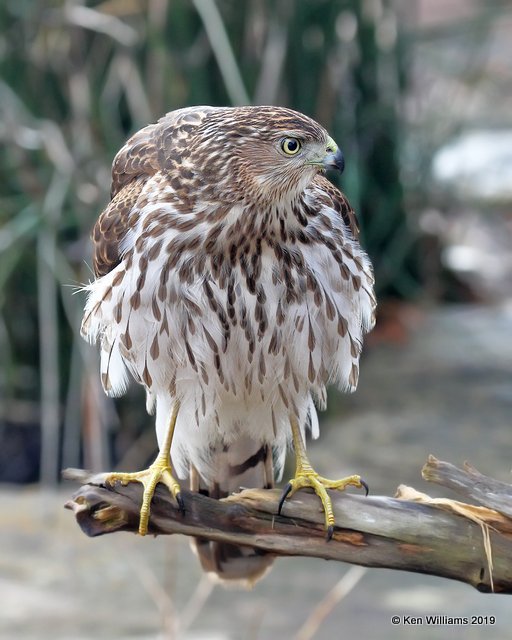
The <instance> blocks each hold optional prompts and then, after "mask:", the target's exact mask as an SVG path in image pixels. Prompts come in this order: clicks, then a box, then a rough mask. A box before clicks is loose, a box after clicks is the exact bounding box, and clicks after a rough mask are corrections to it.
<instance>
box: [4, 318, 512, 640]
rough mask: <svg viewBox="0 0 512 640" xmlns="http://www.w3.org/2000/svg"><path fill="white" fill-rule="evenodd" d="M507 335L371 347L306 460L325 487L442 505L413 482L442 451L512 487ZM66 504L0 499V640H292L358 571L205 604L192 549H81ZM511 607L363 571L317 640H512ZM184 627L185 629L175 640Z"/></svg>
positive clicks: (303, 570)
mask: <svg viewBox="0 0 512 640" xmlns="http://www.w3.org/2000/svg"><path fill="white" fill-rule="evenodd" d="M511 322H512V309H506V308H501V309H498V308H475V307H459V308H448V309H443V310H436V311H432V312H428V313H425V314H415V315H414V314H413V315H411V317H410V324H411V326H410V335H409V339H408V340H407V341H403V342H402V343H397V344H394V345H389V344H386V345H384V344H381V345H375V346H374V347H373V348H372V349H371V350H370V351H369V352H368V353H367V354H366V357H365V359H364V361H363V363H362V376H361V380H360V386H359V390H358V392H357V393H356V394H355V395H354V396H351V397H348V398H343V399H342V398H341V397H337V396H335V397H333V398H332V402H331V406H332V408H333V409H334V411H333V413H336V415H343V418H342V419H337V420H336V422H337V423H340V424H334V422H333V420H332V419H331V422H327V423H326V424H324V425H323V431H322V436H321V438H320V440H319V441H318V442H317V443H315V444H313V445H312V446H311V457H312V460H313V462H314V464H315V466H316V467H317V468H318V470H319V471H321V472H322V473H323V474H325V475H327V476H331V477H339V476H342V475H345V474H346V473H349V472H360V473H361V474H362V475H363V476H364V477H365V479H366V480H367V481H368V483H369V485H370V488H371V490H372V493H375V494H393V493H394V490H395V488H396V487H397V485H398V484H400V483H407V484H411V485H412V486H414V487H415V488H417V489H419V490H420V491H426V492H427V493H430V494H431V495H443V492H442V491H441V490H440V489H439V488H437V487H435V486H430V485H427V484H426V483H425V482H423V481H422V480H421V477H420V469H421V466H422V465H423V463H424V461H425V460H426V458H427V456H428V454H429V453H433V454H434V455H436V456H437V457H438V458H441V459H444V460H449V461H451V462H454V463H456V464H462V462H463V461H464V460H466V459H467V460H469V461H470V462H471V463H472V464H473V465H474V466H476V467H477V468H478V469H479V470H480V471H481V472H482V473H485V474H488V475H492V476H494V477H496V478H498V479H500V480H504V481H509V480H510V467H511V444H510V443H511V437H510V412H511V408H512V384H511V375H510V374H511V362H512V341H511V340H510V327H511ZM339 411H342V412H343V413H342V414H339ZM333 413H331V415H333ZM72 491H73V489H72V487H66V488H65V489H64V490H63V491H62V492H60V493H59V494H58V495H45V494H43V493H41V492H40V491H39V490H38V489H34V488H19V489H18V488H14V487H10V486H5V485H4V486H3V488H2V489H1V490H0V504H1V505H2V508H1V510H0V639H1V640H4V639H5V640H7V639H9V640H10V639H12V638H16V640H46V639H48V640H49V639H50V638H51V639H52V640H57V639H58V640H64V639H68V638H69V639H71V638H73V639H75V640H93V639H94V640H102V639H105V640H109V639H110V640H116V639H124V638H127V639H128V638H129V639H132V638H133V639H137V640H155V639H157V638H173V637H176V638H178V639H179V640H185V639H186V640H200V639H201V640H206V639H208V640H253V639H254V640H255V639H258V640H267V639H268V640H270V639H273V638H278V637H279V638H283V639H287V638H294V637H296V634H297V632H298V630H299V629H300V628H301V627H302V625H303V624H304V622H305V620H306V619H307V617H308V616H309V615H310V613H311V611H312V610H313V608H314V606H315V605H316V604H317V603H318V602H319V601H320V600H321V599H322V598H323V597H324V596H325V595H326V594H327V593H328V592H329V591H330V590H331V589H332V587H333V586H334V585H335V584H336V583H337V582H338V580H339V579H340V578H341V577H342V576H343V574H344V573H345V572H346V571H347V570H348V569H349V567H348V565H341V564H339V563H334V562H331V563H329V562H324V561H321V560H314V559H295V558H291V559H281V560H279V561H277V562H276V565H275V566H274V569H273V571H272V572H271V574H270V575H269V576H268V577H267V578H266V579H265V580H264V581H263V582H261V583H260V584H258V585H257V586H256V588H255V589H254V590H253V591H252V592H249V593H245V592H237V591H225V590H223V589H221V588H218V587H216V588H214V589H213V591H211V592H210V588H209V586H208V585H209V583H208V582H206V581H204V580H203V581H201V576H200V572H199V569H198V566H197V562H196V560H195V558H194V557H193V556H192V553H191V551H190V549H189V547H188V543H187V542H186V540H183V539H175V540H172V539H163V538H161V539H151V538H147V539H140V538H138V537H136V536H133V535H129V534H118V535H112V536H106V537H104V538H98V539H94V540H90V539H88V538H86V537H85V536H84V535H83V534H82V533H81V532H80V530H79V529H78V527H77V526H76V524H75V522H74V519H73V517H72V515H71V513H70V512H68V511H64V509H63V504H64V502H65V501H66V500H67V499H68V497H69V496H70V495H71V493H72ZM444 495H447V494H446V493H445V494H444ZM451 497H453V496H451ZM198 584H199V587H198V588H197V585H198ZM192 594H195V595H194V598H193V600H192V602H191V603H190V597H191V595H192ZM205 598H207V600H206V603H205V604H204V607H202V608H201V600H204V599H205ZM510 602H511V601H510V599H509V598H507V597H506V596H492V595H483V594H480V593H478V592H477V591H475V590H474V589H472V588H471V587H469V586H466V585H463V584H458V583H455V582H450V581H447V580H443V579H439V578H431V577H428V576H422V575H417V574H407V573H403V572H393V571H388V570H368V571H367V572H366V573H365V575H364V576H363V577H362V579H361V581H360V582H359V583H358V584H357V586H356V587H355V589H354V590H353V591H351V592H350V593H349V594H348V595H347V596H346V598H345V599H343V600H342V601H341V603H340V604H338V605H337V606H336V608H335V609H334V610H333V611H332V612H331V614H330V616H329V617H328V618H327V619H326V620H325V622H324V624H323V625H322V626H321V628H320V630H319V631H318V633H317V635H315V636H314V637H315V638H317V639H318V640H334V639H337V638H340V637H348V638H364V639H365V640H366V639H368V640H371V639H372V638H383V639H385V640H387V639H389V640H391V639H393V640H395V639H398V640H401V639H405V638H420V639H427V638H428V639H429V640H437V639H438V640H441V639H445V638H459V637H462V636H464V637H465V638H469V639H473V638H474V639H479V638H485V639H486V640H504V639H505V638H509V637H510V627H511V624H512V613H511V607H510ZM407 614H412V615H416V616H421V615H425V614H438V615H443V614H444V615H448V616H471V615H473V614H480V615H483V616H491V615H492V616H495V617H496V623H495V624H494V625H492V626H486V627H460V626H458V627H457V626H455V627H450V626H437V627H427V626H423V627H410V626H393V625H392V624H391V622H390V619H391V616H392V615H399V616H403V615H407ZM194 615H196V617H195V619H194ZM177 625H181V630H179V629H178V631H177V633H176V634H174V635H173V629H174V630H176V626H177ZM187 627H188V628H187Z"/></svg>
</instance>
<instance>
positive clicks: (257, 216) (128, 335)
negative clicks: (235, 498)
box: [82, 107, 375, 582]
mask: <svg viewBox="0 0 512 640" xmlns="http://www.w3.org/2000/svg"><path fill="white" fill-rule="evenodd" d="M330 166H336V167H338V168H342V156H341V154H340V152H339V150H338V148H337V146H336V144H335V143H334V141H333V140H332V139H331V138H330V137H329V136H328V134H327V132H326V131H325V129H323V128H322V127H321V126H320V125H319V124H317V123H316V122H314V121H313V120H311V119H310V118H308V117H307V116H304V115H303V114H300V113H297V112H295V111H291V110H289V109H284V108H280V107H236V108H213V107H192V108H189V109H181V110H178V111H174V112H171V113H169V114H167V115H166V116H164V117H163V118H162V119H161V120H159V121H158V122H157V123H156V124H153V125H149V126H147V127H145V128H144V129H142V130H141V131H139V132H138V133H136V134H135V135H134V136H133V137H132V138H131V139H130V140H128V142H127V143H126V144H125V146H124V147H123V148H122V149H121V151H120V152H119V153H118V154H117V156H116V158H115V160H114V164H113V171H112V201H111V203H110V204H109V205H108V207H107V208H106V209H105V211H104V212H103V213H102V214H101V216H100V218H99V220H98V222H97V223H96V226H95V228H94V231H93V241H94V270H95V274H96V276H97V279H96V280H95V281H94V282H93V283H91V285H89V286H88V290H89V299H88V303H87V307H86V310H85V314H84V319H83V323H82V333H83V335H84V336H85V337H87V338H88V339H89V340H91V341H95V340H96V339H98V340H99V341H100V343H101V374H102V376H101V377H102V383H103V386H104V388H105V391H106V392H107V393H109V394H111V395H118V394H120V393H123V392H124V391H125V389H126V384H127V376H128V374H131V375H132V376H133V377H134V378H135V379H136V380H137V381H138V382H139V383H140V384H142V385H144V387H145V388H146V391H147V397H148V409H149V410H152V409H153V408H155V409H156V427H157V435H158V440H159V445H160V448H161V454H160V457H159V460H160V462H162V460H164V458H165V457H166V456H167V454H168V451H167V449H168V447H169V446H170V442H171V440H172V448H171V455H172V462H173V469H175V470H176V471H177V474H178V476H179V477H185V476H186V475H187V474H189V473H191V478H192V486H193V487H194V488H195V489H197V490H200V491H202V492H204V493H208V494H209V495H211V496H214V497H216V498H218V497H222V496H223V495H226V494H227V493H229V492H232V491H236V490H237V489H238V488H239V487H240V486H253V487H257V486H259V487H270V486H272V484H273V481H274V476H277V477H279V476H280V474H281V471H282V466H283V462H284V456H285V452H286V446H287V443H288V442H289V441H290V439H291V438H292V437H293V443H294V446H295V449H296V453H297V465H298V466H297V475H296V478H295V479H294V480H292V481H291V483H290V485H293V486H292V488H291V489H290V491H292V492H293V491H295V490H296V489H297V488H300V487H299V486H298V484H297V483H298V481H299V480H300V482H302V484H301V485H300V486H313V485H306V484H304V482H306V481H305V480H304V477H305V475H307V473H309V472H306V471H304V464H303V463H304V460H305V457H304V456H305V453H301V451H302V441H303V440H304V433H305V430H306V428H307V427H308V428H310V429H311V431H312V432H313V435H314V436H316V435H317V434H318V420H317V416H316V409H315V406H314V404H313V398H314V399H315V401H316V403H317V404H318V405H319V406H320V407H321V408H322V407H323V406H324V405H325V402H326V385H327V384H329V383H335V384H338V386H340V388H342V389H346V390H353V389H354V388H355V387H356V385H357V379H358V372H359V357H360V353H361V346H362V336H363V333H364V332H365V331H367V330H369V329H370V328H371V327H372V325H373V322H374V310H375V298H374V294H373V276H372V269H371V265H370V263H369V260H368V258H367V256H366V254H365V253H364V251H363V250H362V249H361V247H360V245H359V242H358V229H357V222H356V218H355V215H354V212H353V211H352V208H351V207H350V205H349V203H348V201H347V199H346V198H345V196H344V195H343V194H342V193H341V192H340V191H339V190H338V189H336V187H334V186H333V185H332V184H331V183H330V182H329V181H328V180H327V179H326V178H325V177H324V175H322V174H323V171H324V169H325V168H326V167H330ZM171 415H172V416H173V420H172V421H171V422H172V424H170V423H169V416H171ZM294 425H295V426H294ZM299 463H300V464H299ZM155 464H156V463H155ZM301 465H302V466H301ZM153 466H154V465H153ZM299 466H300V469H299ZM163 467H165V469H167V470H168V471H165V473H168V478H167V481H166V484H168V486H169V488H170V490H172V491H173V493H175V494H177V492H178V491H179V487H178V486H177V484H173V482H174V483H175V481H174V479H173V478H172V477H171V475H170V469H171V467H170V465H169V463H168V461H167V462H165V460H164V462H162V464H161V465H160V467H158V469H159V471H158V473H160V472H161V468H163ZM149 471H151V469H150V470H149ZM151 473H153V472H151ZM310 475H311V474H310ZM169 478H170V479H169ZM137 479H138V478H137ZM162 481H164V480H162ZM295 481H296V483H295V484H294V482H295ZM307 482H309V480H307ZM350 483H351V484H356V485H357V481H355V480H353V479H351V481H350V482H348V484H350ZM345 484H347V482H346V483H345ZM326 486H327V485H326ZM329 486H331V485H329ZM343 486H344V485H343ZM357 486H360V485H357ZM335 488H342V487H341V486H337V487H335ZM315 491H317V489H316V488H315ZM317 493H319V491H317ZM319 495H320V493H319ZM321 498H322V502H323V503H324V508H326V506H328V500H326V498H325V497H324V496H321ZM149 499H150V497H149ZM146 507H147V508H149V504H147V505H146ZM327 511H328V509H327V508H326V523H327V525H328V527H329V529H331V527H332V526H333V522H331V521H330V520H329V522H327V520H328V518H327ZM141 523H142V519H141ZM144 531H145V529H144V527H143V526H142V524H141V532H144ZM198 552H199V555H200V557H201V559H202V562H203V565H204V566H205V568H206V569H207V570H211V571H215V572H216V573H218V574H219V575H220V576H221V577H223V578H226V579H229V578H231V579H242V578H244V579H246V580H247V581H249V582H251V581H254V580H255V579H257V578H258V577H259V576H260V575H261V574H262V572H263V571H264V570H266V568H267V567H268V566H269V564H270V562H271V560H270V558H269V556H264V555H262V554H260V553H259V552H257V551H256V550H252V549H246V550H243V551H241V550H240V549H238V548H229V547H226V546H223V545H221V544H217V543H207V542H206V541H202V542H200V543H199V545H198Z"/></svg>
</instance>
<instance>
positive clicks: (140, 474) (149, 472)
mask: <svg viewBox="0 0 512 640" xmlns="http://www.w3.org/2000/svg"><path fill="white" fill-rule="evenodd" d="M105 482H106V483H107V484H109V485H111V486H113V485H114V484H115V483H116V482H120V483H121V484H123V485H127V484H128V483H129V482H140V483H141V484H142V485H143V486H144V494H143V497H142V505H141V508H140V521H139V534H140V535H141V536H145V535H146V533H147V532H148V522H149V514H150V511H151V500H152V499H153V495H154V493H155V489H156V485H157V484H158V483H159V482H161V483H162V484H165V486H166V487H167V488H168V489H169V491H170V492H171V494H172V495H173V497H174V498H175V499H176V502H177V503H178V507H179V510H180V511H181V512H182V513H185V505H184V503H183V498H182V497H181V494H180V485H179V484H178V482H177V481H176V480H175V479H174V477H173V475H172V468H171V465H170V461H169V456H168V455H159V456H158V458H157V459H156V460H155V461H154V462H153V464H152V465H151V466H150V467H148V468H147V469H144V470H143V471H136V472H134V473H111V474H109V475H108V476H107V478H106V480H105Z"/></svg>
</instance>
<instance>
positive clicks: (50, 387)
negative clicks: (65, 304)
mask: <svg viewBox="0 0 512 640" xmlns="http://www.w3.org/2000/svg"><path fill="white" fill-rule="evenodd" d="M54 261H55V236H54V231H53V230H52V229H50V228H48V227H46V228H44V229H43V230H42V231H41V233H40V235H39V238H38V242H37V290H38V314H39V357H40V371H41V387H40V389H41V463H40V464H41V483H42V484H43V485H44V486H46V487H54V486H56V484H57V469H58V461H59V334H58V317H57V285H56V282H55V278H54V275H53V272H52V269H51V266H50V265H51V264H54Z"/></svg>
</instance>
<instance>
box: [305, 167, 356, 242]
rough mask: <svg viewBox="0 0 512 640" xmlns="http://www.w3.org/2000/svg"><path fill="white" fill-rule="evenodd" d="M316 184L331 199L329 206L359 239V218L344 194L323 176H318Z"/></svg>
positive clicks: (315, 180)
mask: <svg viewBox="0 0 512 640" xmlns="http://www.w3.org/2000/svg"><path fill="white" fill-rule="evenodd" d="M314 182H316V184H317V185H318V186H319V187H321V189H322V191H324V193H325V194H326V196H327V197H328V199H329V203H328V204H329V206H331V207H332V208H333V209H334V210H335V211H337V212H338V213H339V214H340V216H341V218H342V220H343V222H344V223H345V224H346V226H347V227H348V228H349V229H350V231H351V232H352V235H353V237H354V238H358V237H359V226H358V224H357V218H356V214H355V212H354V210H353V209H352V207H351V206H350V202H349V201H348V199H347V197H346V196H345V194H344V193H342V192H341V191H340V190H339V189H337V188H336V187H335V186H334V185H333V184H332V182H329V180H327V178H325V177H324V176H322V175H317V176H316V177H315V179H314Z"/></svg>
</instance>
